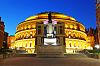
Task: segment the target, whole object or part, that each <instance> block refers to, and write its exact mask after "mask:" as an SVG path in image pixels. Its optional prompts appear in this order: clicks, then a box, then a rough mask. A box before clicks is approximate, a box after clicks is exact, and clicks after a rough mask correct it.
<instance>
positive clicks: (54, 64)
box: [0, 57, 100, 66]
mask: <svg viewBox="0 0 100 66" xmlns="http://www.w3.org/2000/svg"><path fill="white" fill-rule="evenodd" d="M0 66H100V59H93V58H87V57H86V58H84V57H83V58H76V57H64V58H37V57H12V58H7V59H4V60H2V61H1V62H0Z"/></svg>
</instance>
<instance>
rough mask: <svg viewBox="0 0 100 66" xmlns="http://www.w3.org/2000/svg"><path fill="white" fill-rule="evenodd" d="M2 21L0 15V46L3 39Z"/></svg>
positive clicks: (0, 46)
mask: <svg viewBox="0 0 100 66" xmlns="http://www.w3.org/2000/svg"><path fill="white" fill-rule="evenodd" d="M4 27H5V26H4V22H3V21H1V17H0V48H2V46H3V40H4Z"/></svg>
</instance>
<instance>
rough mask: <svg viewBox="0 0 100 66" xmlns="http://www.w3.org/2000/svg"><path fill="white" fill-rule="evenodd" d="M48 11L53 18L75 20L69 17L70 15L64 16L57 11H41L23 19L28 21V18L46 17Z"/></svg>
mask: <svg viewBox="0 0 100 66" xmlns="http://www.w3.org/2000/svg"><path fill="white" fill-rule="evenodd" d="M48 13H51V14H52V18H53V19H58V18H59V19H66V20H74V21H76V20H75V19H74V18H72V17H70V16H66V15H64V14H62V13H59V12H42V13H39V14H37V15H35V16H30V17H28V18H27V19H26V20H25V21H28V20H34V19H47V18H48Z"/></svg>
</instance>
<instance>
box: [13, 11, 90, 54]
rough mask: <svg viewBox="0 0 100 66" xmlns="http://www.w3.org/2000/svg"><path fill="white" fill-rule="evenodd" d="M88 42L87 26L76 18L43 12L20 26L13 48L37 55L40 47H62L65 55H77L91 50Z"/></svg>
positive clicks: (29, 18)
mask: <svg viewBox="0 0 100 66" xmlns="http://www.w3.org/2000/svg"><path fill="white" fill-rule="evenodd" d="M49 13H50V14H49ZM86 40H87V34H86V32H85V26H84V25H83V24H81V23H80V22H78V21H77V20H75V19H74V18H72V17H70V16H67V15H64V14H62V13H58V12H42V13H39V14H37V15H35V16H30V17H28V18H27V19H26V20H25V21H23V22H21V23H20V24H18V26H17V31H16V33H15V46H13V47H14V48H16V49H17V50H22V51H23V52H25V53H37V51H38V46H40V45H43V46H47V45H53V46H56V45H58V46H59V45H61V46H63V49H64V50H63V51H64V53H76V52H78V51H81V50H83V49H90V48H91V45H90V44H89V43H87V41H86ZM41 51H42V50H41Z"/></svg>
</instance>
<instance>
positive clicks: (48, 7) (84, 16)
mask: <svg viewBox="0 0 100 66" xmlns="http://www.w3.org/2000/svg"><path fill="white" fill-rule="evenodd" d="M95 10H96V9H95V0H0V16H1V17H2V20H3V21H4V22H5V31H6V32H8V33H9V34H10V35H14V34H15V32H16V26H17V25H18V24H19V23H20V22H23V21H24V20H25V19H26V18H27V17H29V16H32V15H35V14H38V13H41V12H45V11H56V12H60V13H64V14H66V15H68V16H72V17H74V18H75V19H76V20H77V21H79V22H81V23H82V24H83V25H84V26H85V27H86V28H90V27H93V28H95V27H96V14H95Z"/></svg>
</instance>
